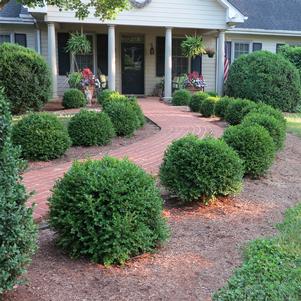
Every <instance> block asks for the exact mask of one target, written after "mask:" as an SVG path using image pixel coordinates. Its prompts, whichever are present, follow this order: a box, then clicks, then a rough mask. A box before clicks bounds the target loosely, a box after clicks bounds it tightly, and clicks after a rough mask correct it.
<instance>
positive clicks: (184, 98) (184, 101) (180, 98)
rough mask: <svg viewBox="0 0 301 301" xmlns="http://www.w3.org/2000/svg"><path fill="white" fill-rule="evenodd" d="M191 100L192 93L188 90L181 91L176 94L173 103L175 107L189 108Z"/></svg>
mask: <svg viewBox="0 0 301 301" xmlns="http://www.w3.org/2000/svg"><path fill="white" fill-rule="evenodd" d="M190 99H191V93H190V92H189V91H188V90H186V89H180V90H177V91H175V92H174V94H173V96H172V101H171V103H172V104H173V105H174V106H188V105H189V103H190Z"/></svg>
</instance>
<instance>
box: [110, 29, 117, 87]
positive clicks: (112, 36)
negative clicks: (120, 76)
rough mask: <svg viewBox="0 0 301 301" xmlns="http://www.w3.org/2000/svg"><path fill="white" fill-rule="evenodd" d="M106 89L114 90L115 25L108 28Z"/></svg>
mask: <svg viewBox="0 0 301 301" xmlns="http://www.w3.org/2000/svg"><path fill="white" fill-rule="evenodd" d="M108 88H109V89H110V90H113V91H115V90H116V54H115V25H109V28H108Z"/></svg>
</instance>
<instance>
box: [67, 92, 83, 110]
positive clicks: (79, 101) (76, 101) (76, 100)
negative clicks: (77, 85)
mask: <svg viewBox="0 0 301 301" xmlns="http://www.w3.org/2000/svg"><path fill="white" fill-rule="evenodd" d="M86 103H87V101H86V98H85V95H84V93H83V92H82V91H80V90H78V89H74V88H71V89H68V90H66V91H65V92H64V96H63V107H64V108H65V109H73V108H81V107H84V106H85V105H86Z"/></svg>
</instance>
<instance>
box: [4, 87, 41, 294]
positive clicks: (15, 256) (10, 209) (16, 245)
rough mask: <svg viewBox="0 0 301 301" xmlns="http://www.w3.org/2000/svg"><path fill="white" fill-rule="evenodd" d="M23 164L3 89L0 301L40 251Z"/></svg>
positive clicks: (17, 281) (18, 281)
mask: <svg viewBox="0 0 301 301" xmlns="http://www.w3.org/2000/svg"><path fill="white" fill-rule="evenodd" d="M23 163H24V162H23V161H21V160H20V159H19V149H18V148H15V147H14V146H13V145H12V143H11V115H10V112H9V105H8V103H7V101H6V99H5V98H4V95H3V93H2V89H1V88H0V267H1V268H0V299H1V295H2V294H3V293H4V292H5V291H7V290H11V289H13V288H14V287H15V285H18V284H20V282H21V281H22V278H20V277H21V276H22V274H24V273H25V272H26V267H27V265H28V264H29V263H30V262H31V256H32V255H33V254H34V252H35V250H36V248H37V227H36V224H35V223H34V221H33V218H32V208H28V207H27V206H26V205H25V203H26V201H27V199H28V195H27V193H26V191H25V187H24V186H23V185H22V183H21V178H20V176H19V173H20V169H21V167H22V166H23Z"/></svg>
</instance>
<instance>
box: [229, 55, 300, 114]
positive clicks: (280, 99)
mask: <svg viewBox="0 0 301 301" xmlns="http://www.w3.org/2000/svg"><path fill="white" fill-rule="evenodd" d="M225 93H226V95H229V96H233V97H236V98H247V99H251V100H253V101H255V102H263V103H266V104H269V105H271V106H273V107H275V108H278V109H280V110H281V111H287V112H293V111H295V110H296V108H297V107H298V105H299V104H300V101H301V84H300V75H299V72H298V70H297V68H296V67H295V66H294V65H293V64H292V63H290V62H289V61H288V60H287V59H285V58H284V57H283V56H281V55H277V54H273V53H270V52H268V51H256V52H253V53H251V54H249V55H243V56H241V57H239V58H238V59H237V60H235V61H234V62H233V64H232V65H231V67H230V71H229V77H228V80H227V82H226V87H225Z"/></svg>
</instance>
